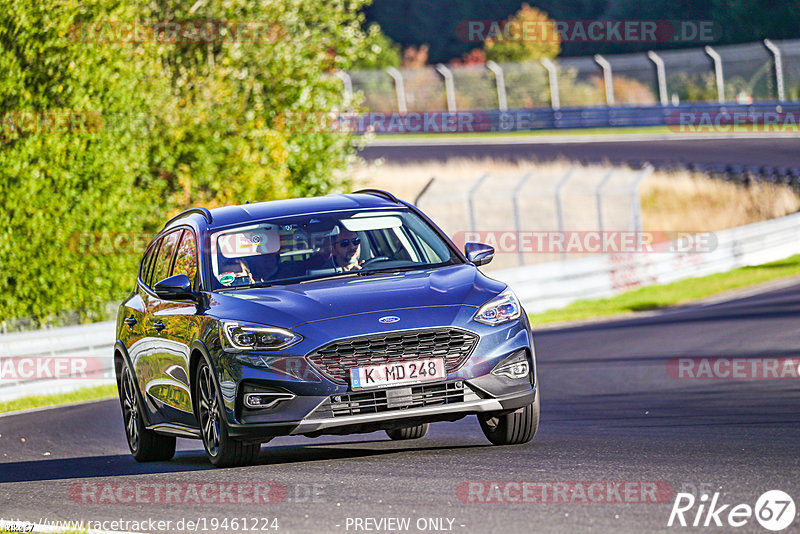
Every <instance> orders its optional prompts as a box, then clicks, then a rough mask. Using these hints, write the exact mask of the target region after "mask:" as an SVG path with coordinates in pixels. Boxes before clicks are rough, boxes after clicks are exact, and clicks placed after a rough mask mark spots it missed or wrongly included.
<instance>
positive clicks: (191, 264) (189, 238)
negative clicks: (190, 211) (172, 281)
mask: <svg viewBox="0 0 800 534" xmlns="http://www.w3.org/2000/svg"><path fill="white" fill-rule="evenodd" d="M172 274H173V275H176V274H185V275H186V276H188V277H189V280H191V281H192V288H193V289H197V285H198V284H197V243H196V242H195V238H194V234H193V233H192V232H191V231H189V230H186V231H185V232H183V238H182V239H181V244H180V246H179V247H178V254H177V256H175V267H174V268H173V269H172Z"/></svg>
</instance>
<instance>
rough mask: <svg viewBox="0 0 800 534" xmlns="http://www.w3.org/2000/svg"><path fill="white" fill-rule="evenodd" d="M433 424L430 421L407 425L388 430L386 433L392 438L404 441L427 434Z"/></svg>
mask: <svg viewBox="0 0 800 534" xmlns="http://www.w3.org/2000/svg"><path fill="white" fill-rule="evenodd" d="M430 426H431V425H429V424H428V423H425V424H422V425H416V426H407V427H403V428H395V429H393V430H387V431H386V435H387V436H389V437H390V438H392V439H393V440H395V441H403V440H407V439H419V438H421V437H424V436H425V434H427V433H428V428H429V427H430Z"/></svg>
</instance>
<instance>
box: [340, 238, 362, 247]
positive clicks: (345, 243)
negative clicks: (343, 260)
mask: <svg viewBox="0 0 800 534" xmlns="http://www.w3.org/2000/svg"><path fill="white" fill-rule="evenodd" d="M350 243H352V244H353V246H354V247H357V246H358V245H360V244H361V238H360V237H354V238H353V239H342V240H341V241H337V242H336V244H337V245H339V246H340V247H342V248H347V247H349V246H350Z"/></svg>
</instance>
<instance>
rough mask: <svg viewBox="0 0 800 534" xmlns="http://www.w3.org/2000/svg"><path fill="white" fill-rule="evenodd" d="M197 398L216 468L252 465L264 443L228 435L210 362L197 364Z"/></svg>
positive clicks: (202, 427) (206, 438)
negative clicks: (242, 439)
mask: <svg viewBox="0 0 800 534" xmlns="http://www.w3.org/2000/svg"><path fill="white" fill-rule="evenodd" d="M196 377H197V379H196V380H195V391H196V395H195V398H196V399H197V419H198V422H199V423H200V433H201V434H202V437H203V446H204V447H205V449H206V454H207V455H208V459H209V460H211V464H212V465H213V466H214V467H238V466H242V465H250V464H252V463H255V461H256V460H257V459H258V454H259V452H260V451H261V444H260V443H247V442H244V441H239V440H236V439H233V438H231V437H230V436H228V429H227V427H226V425H225V420H224V416H223V414H222V402H221V401H220V397H219V395H218V394H217V387H216V383H215V381H214V377H213V375H212V373H211V367H210V366H209V365H208V363H207V362H206V361H202V362H200V364H199V365H198V366H197V374H196Z"/></svg>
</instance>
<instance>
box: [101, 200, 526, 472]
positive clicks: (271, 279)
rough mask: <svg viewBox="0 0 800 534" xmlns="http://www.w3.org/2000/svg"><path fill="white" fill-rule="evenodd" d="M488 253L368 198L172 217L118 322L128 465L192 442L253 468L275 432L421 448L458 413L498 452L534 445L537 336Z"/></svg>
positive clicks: (409, 210) (218, 458) (401, 205)
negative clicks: (375, 438) (372, 437)
mask: <svg viewBox="0 0 800 534" xmlns="http://www.w3.org/2000/svg"><path fill="white" fill-rule="evenodd" d="M493 254H494V250H493V249H492V248H491V247H489V246H486V245H482V244H479V243H467V244H466V245H465V247H464V251H463V252H462V251H460V250H458V249H457V247H456V246H455V245H454V244H453V243H452V241H450V239H449V238H448V237H447V236H446V235H445V234H444V233H443V232H442V231H441V230H440V229H439V228H438V227H437V226H436V225H435V224H434V223H433V222H432V221H431V220H430V219H429V218H428V217H426V216H425V215H424V214H423V213H422V212H421V211H420V210H419V209H417V208H416V207H415V206H413V205H411V204H409V203H407V202H404V201H401V200H398V199H397V198H395V197H394V196H393V195H391V194H390V193H387V192H384V191H378V190H364V191H359V192H357V193H353V194H349V195H329V196H325V197H319V198H305V199H294V200H281V201H272V202H263V203H258V204H247V205H243V206H231V207H223V208H216V209H213V210H207V209H205V208H194V209H190V210H187V211H185V212H183V213H181V214H180V215H178V216H177V217H174V218H173V219H171V220H170V221H169V222H167V223H166V226H165V227H164V229H163V230H162V231H161V232H160V233H159V234H158V235H157V236H156V237H155V239H154V240H153V241H152V243H150V244H149V246H148V247H147V250H146V252H145V254H144V257H143V259H142V261H141V266H140V269H139V274H138V277H137V280H136V287H135V288H134V290H133V291H132V293H131V294H130V296H129V297H128V298H127V299H126V300H125V302H124V303H123V304H122V305H121V306H120V309H119V314H118V318H117V328H116V333H117V340H116V344H115V349H114V351H115V354H114V359H115V367H116V376H117V383H118V386H119V394H120V403H121V406H122V416H123V422H124V426H125V432H126V435H127V438H128V445H129V447H130V450H131V453H132V454H133V456H134V458H136V460H138V461H155V460H168V459H170V458H172V456H173V455H174V454H175V439H176V437H181V438H195V439H201V440H202V442H203V445H204V447H205V450H206V453H207V455H208V457H209V459H210V460H211V463H212V464H214V465H215V466H218V467H224V466H235V465H245V464H248V463H253V462H255V461H256V460H257V459H258V455H259V452H260V449H261V444H263V443H266V442H268V441H269V440H271V439H272V438H273V437H275V436H286V435H303V436H309V437H316V436H320V435H323V434H352V433H366V432H374V431H378V430H383V431H385V432H386V433H387V434H388V436H389V437H390V438H391V439H395V440H407V439H417V438H421V437H423V436H424V435H425V433H426V432H427V430H428V426H429V424H430V423H432V422H436V421H456V420H458V419H461V418H463V417H465V416H468V415H475V416H477V419H478V422H479V424H480V428H481V429H482V431H483V432H484V434H485V435H486V437H487V438H488V439H489V441H491V442H492V443H494V444H496V445H511V444H520V443H526V442H528V441H530V440H531V439H532V438H533V436H534V434H535V433H536V429H537V427H538V424H539V395H538V382H537V375H536V359H535V353H534V349H533V338H532V334H531V329H530V325H529V323H528V320H527V316H526V314H525V312H524V310H523V308H522V306H521V305H520V302H519V301H518V299H517V297H516V296H515V295H514V293H513V292H512V291H511V289H509V288H508V287H507V286H506V285H505V284H503V283H501V282H498V281H496V280H493V279H491V278H489V277H487V276H485V275H484V274H482V273H481V272H480V270H478V266H480V265H484V264H486V263H488V262H489V261H491V259H492V256H493Z"/></svg>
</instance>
